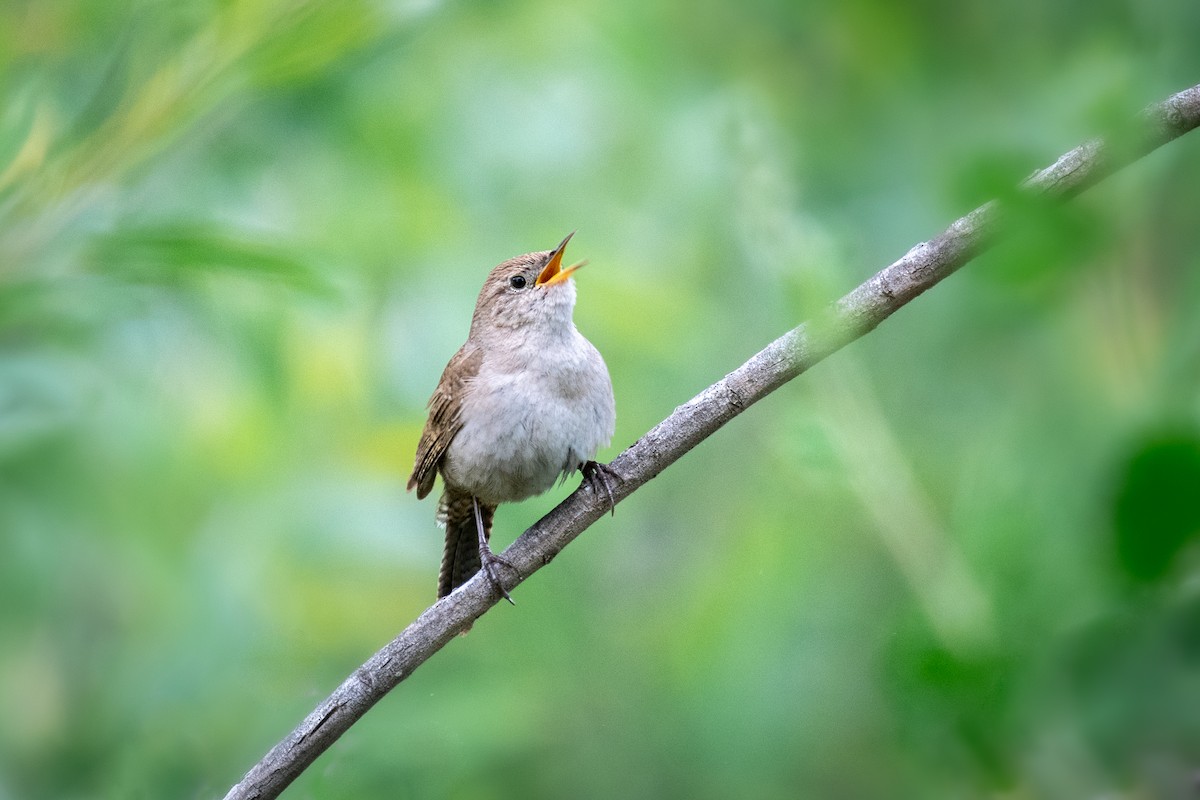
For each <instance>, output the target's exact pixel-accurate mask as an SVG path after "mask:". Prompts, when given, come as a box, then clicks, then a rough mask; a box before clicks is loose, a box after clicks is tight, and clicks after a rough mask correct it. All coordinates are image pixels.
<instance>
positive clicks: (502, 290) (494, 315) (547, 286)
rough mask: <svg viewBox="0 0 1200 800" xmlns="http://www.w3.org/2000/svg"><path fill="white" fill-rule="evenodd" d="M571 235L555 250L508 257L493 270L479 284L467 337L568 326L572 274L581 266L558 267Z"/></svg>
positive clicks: (560, 264) (578, 263)
mask: <svg viewBox="0 0 1200 800" xmlns="http://www.w3.org/2000/svg"><path fill="white" fill-rule="evenodd" d="M574 235H575V234H574V232H572V233H569V234H567V237H566V238H565V239H563V240H562V242H561V243H560V244H559V245H558V247H556V248H554V249H553V250H543V251H541V252H537V253H526V254H525V255H523V256H517V257H516V258H510V259H509V260H508V261H505V262H504V263H503V264H500V265H498V266H497V267H495V268H494V269H493V270H492V271H491V272H490V273H489V274H488V276H487V280H485V281H484V282H483V288H482V289H481V290H480V291H479V299H478V300H477V301H476V302H475V315H474V316H473V317H472V318H471V336H472V337H477V336H484V337H486V336H488V335H489V334H490V333H491V332H492V331H497V330H501V331H502V330H506V329H514V328H516V329H523V328H529V327H531V326H532V328H533V329H542V328H545V327H551V328H553V327H558V326H569V325H570V324H571V312H572V310H573V309H574V308H575V282H574V281H572V280H571V275H572V273H574V272H575V270H577V269H579V268H580V267H582V266H583V265H584V264H585V263H587V262H585V261H579V262H576V263H574V264H571V265H570V266H568V267H564V266H563V265H562V259H563V252H564V251H565V250H566V248H567V242H569V241H571V237H572V236H574Z"/></svg>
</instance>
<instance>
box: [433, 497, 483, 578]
mask: <svg viewBox="0 0 1200 800" xmlns="http://www.w3.org/2000/svg"><path fill="white" fill-rule="evenodd" d="M471 500H472V498H471V495H469V494H464V493H462V492H458V491H455V490H453V489H449V488H447V489H446V490H445V491H444V492H442V499H441V500H439V501H438V522H440V523H442V524H443V525H445V526H446V549H445V551H443V553H442V569H441V572H439V573H438V597H445V596H446V595H448V594H450V592H452V591H454V590H455V589H457V588H458V587H459V586H461V585H463V584H464V583H466V582H467V581H468V580H469V579H470V578H471V577H472V576H473V575H474V574H475V573H476V572H479V569H480V562H479V532H478V530H477V529H476V526H475V509H474V504H473V503H472V502H471ZM495 513H496V507H495V506H489V505H487V504H485V503H480V504H479V516H480V519H482V521H483V537H484V539H485V540H486V539H488V538H489V537H491V535H492V516H493V515H494V514H495Z"/></svg>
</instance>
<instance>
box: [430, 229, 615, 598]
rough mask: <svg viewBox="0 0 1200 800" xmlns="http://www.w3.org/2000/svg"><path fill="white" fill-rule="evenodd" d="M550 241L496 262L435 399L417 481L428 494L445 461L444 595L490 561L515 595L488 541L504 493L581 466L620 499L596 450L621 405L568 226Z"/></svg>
mask: <svg viewBox="0 0 1200 800" xmlns="http://www.w3.org/2000/svg"><path fill="white" fill-rule="evenodd" d="M572 235H574V234H568V235H567V237H566V238H565V239H563V240H562V243H561V244H560V245H559V246H558V247H556V248H554V249H553V250H549V251H542V252H538V253H527V254H526V255H523V256H517V257H516V258H512V259H509V260H508V261H505V262H504V263H502V264H500V265H499V266H497V267H496V268H495V269H493V270H492V271H491V273H490V274H489V275H488V277H487V280H486V281H484V284H483V289H482V290H481V291H480V292H479V299H478V301H476V303H475V314H474V316H473V317H472V318H471V331H470V334H469V335H468V336H467V342H466V344H464V345H463V346H462V347H461V348H460V349H459V351H458V352H457V353H455V354H454V357H453V358H451V359H450V363H449V364H447V365H446V369H445V371H444V372H442V378H441V380H440V381H439V382H438V386H437V389H436V390H434V393H433V397H431V398H430V399H429V419H428V421H426V423H425V430H424V432H423V433H422V434H421V442H420V444H418V445H417V457H416V463H415V464H414V466H413V472H412V477H410V478H409V479H408V489H409V490H410V491H411V490H412V489H413V488H416V490H417V498H418V499H423V498H424V497H425V496H426V495H428V494H429V492H430V490H431V489H432V488H433V482H434V477H435V476H436V475H437V474H438V473H439V472H440V473H441V475H442V482H443V484H444V486H443V489H442V498H441V500H440V501H439V503H438V522H439V523H441V524H443V525H445V528H446V549H445V552H444V554H443V556H442V568H441V573H440V574H439V575H438V597H445V596H446V595H448V594H450V592H452V591H453V590H454V589H455V588H457V587H458V586H460V585H462V584H463V583H465V582H466V581H467V580H468V579H469V578H470V577H471V576H473V575H474V574H475V573H476V572H478V571H479V570H480V568H481V567H482V568H483V570H484V571H485V572H486V574H487V576H488V579H489V580H490V581H491V583H492V585H493V586H494V587H495V588H496V589H497V590H498V591H499V592H500V593H501V594H502V595H503V596H504V597H505V598H506V599H507V600H508V601H509V602H510V603H511V602H512V598H511V597H509V595H508V592H507V591H506V590H505V589H504V587H503V585H502V584H501V583H500V580H499V575H498V573H497V565H502V566H506V567H509V568H510V569H512V568H513V567H512V565H511V564H509V563H508V562H507V561H505V560H503V559H501V558H500V557H499V556H497V555H495V554H494V553H492V551H491V549H490V548H489V547H488V538H489V537H490V535H491V527H492V517H493V515H494V514H495V512H496V506H497V505H499V504H500V503H513V502H517V501H519V500H524V499H526V498H528V497H532V496H533V495H536V494H541V493H542V492H544V491H546V490H547V489H549V488H550V487H551V486H552V485H553V484H554V482H555V480H557V479H559V478H560V476H561V477H563V478H565V477H566V476H567V475H568V474H569V473H572V472H574V471H575V470H577V469H582V470H583V474H584V476H585V479H587V480H588V481H589V482H591V483H592V486H593V490H594V491H597V492H599V491H600V490H601V489H603V490H604V491H605V492H607V494H608V498H609V503H610V505H611V504H612V503H613V496H612V487H611V485H610V483H609V476H610V475H611V472H610V471H609V470H608V468H607V467H606V466H604V465H602V464H598V463H596V462H595V461H594V460H593V459H594V457H595V455H596V451H597V450H598V449H600V448H601V447H605V446H607V445H608V443H609V441H610V440H611V439H612V434H613V426H614V424H615V421H616V411H615V406H614V403H613V392H612V382H611V381H610V379H609V377H608V368H607V367H606V366H605V365H604V359H603V358H601V357H600V353H598V352H597V351H596V348H595V347H593V346H592V343H591V342H589V341H588V340H587V339H585V338H583V335H582V334H580V333H579V331H578V330H576V329H575V323H574V322H573V321H572V319H571V314H572V312H573V311H574V309H575V282H574V281H573V280H572V279H571V275H572V273H574V272H575V271H576V270H577V269H579V268H580V267H582V266H583V264H584V262H578V263H575V264H572V265H571V266H569V267H563V266H562V257H563V251H564V250H565V249H566V247H567V242H568V241H570V239H571V236H572Z"/></svg>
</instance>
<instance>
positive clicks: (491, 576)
mask: <svg viewBox="0 0 1200 800" xmlns="http://www.w3.org/2000/svg"><path fill="white" fill-rule="evenodd" d="M479 563H480V564H482V565H483V574H484V575H486V576H487V579H488V583H490V584H492V588H493V589H495V590H496V591H498V592H500V595H501V596H502V597H503V598H504V599H505V600H507V601H508V602H509V603H510V604H512V605H514V606H515V605H516V602H515V601H514V600H513V599H512V595H510V594H509V593H508V590H507V589H505V588H504V584H503V583H501V582H500V573H499V571H498V570H497V569H496V567H497V566H501V567H508V568H509V569H511V570H512V571H513V573H514V574H516V576H517V577H518V578H519V577H521V570H519V569H517V568H516V567H514V566H513V564H512V562H511V561H509V560H508V559H507V558H501V557H500V556H498V555H496V554H495V553H493V552H492V549H491V548H490V547H488V546H487V545H484V546H483V547H481V548H480V550H479Z"/></svg>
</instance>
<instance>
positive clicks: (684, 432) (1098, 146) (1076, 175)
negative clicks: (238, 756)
mask: <svg viewBox="0 0 1200 800" xmlns="http://www.w3.org/2000/svg"><path fill="white" fill-rule="evenodd" d="M1198 126H1200V85H1197V86H1193V87H1192V88H1190V89H1186V90H1184V91H1182V92H1179V93H1178V94H1175V95H1172V96H1171V97H1168V98H1167V99H1166V100H1164V101H1162V102H1161V103H1157V104H1155V105H1153V106H1150V107H1149V108H1147V109H1145V110H1144V111H1143V112H1142V113H1141V115H1140V116H1139V118H1138V119H1137V121H1136V125H1135V126H1133V132H1134V134H1135V135H1134V136H1133V137H1132V139H1131V140H1129V141H1123V142H1121V144H1120V145H1118V144H1117V143H1116V142H1115V141H1114V140H1108V141H1106V140H1101V139H1094V140H1092V141H1090V142H1087V143H1085V144H1083V145H1081V146H1079V147H1077V148H1075V149H1074V150H1072V151H1070V152H1069V153H1066V154H1065V155H1063V156H1062V157H1060V158H1059V159H1058V160H1057V161H1055V162H1054V163H1053V164H1052V165H1050V166H1049V167H1046V168H1045V169H1043V170H1041V171H1039V172H1036V173H1034V174H1033V175H1032V176H1030V177H1029V178H1028V179H1026V180H1025V182H1024V183H1023V184H1022V186H1021V188H1022V190H1023V191H1024V192H1027V193H1029V194H1032V195H1037V196H1044V197H1048V198H1053V199H1059V200H1065V199H1069V198H1071V197H1073V196H1075V195H1076V194H1078V193H1079V192H1080V191H1082V190H1084V189H1086V188H1087V187H1089V186H1091V185H1092V184H1094V183H1096V182H1097V181H1099V180H1101V179H1103V178H1104V177H1106V176H1108V175H1109V174H1111V173H1112V172H1114V171H1116V170H1117V169H1120V168H1121V167H1124V166H1126V165H1127V164H1129V163H1131V162H1133V161H1135V160H1137V159H1138V158H1141V157H1142V156H1144V155H1146V154H1147V153H1149V152H1150V151H1152V150H1154V149H1155V148H1157V147H1159V146H1160V145H1162V144H1165V143H1166V142H1169V141H1171V140H1172V139H1174V138H1176V137H1178V136H1181V135H1182V134H1184V133H1187V132H1188V131H1190V130H1192V129H1193V128H1196V127H1198ZM1002 210H1003V209H1002V206H1001V205H1000V203H999V202H998V201H992V202H989V203H987V204H985V205H983V206H980V207H979V208H977V209H975V210H974V211H972V212H971V213H970V214H967V215H966V216H965V217H963V218H962V219H959V220H957V221H956V222H954V223H953V224H952V225H951V226H950V227H949V228H947V229H946V230H945V231H944V232H943V233H941V234H940V235H939V236H937V237H936V238H934V239H932V240H930V241H928V242H922V243H920V244H918V245H916V246H915V247H913V248H912V249H911V250H909V251H908V253H906V254H905V255H904V257H903V258H901V259H900V260H898V261H896V262H895V263H894V264H892V265H891V266H888V267H886V268H885V269H883V270H881V271H880V272H879V273H878V274H877V275H875V276H874V277H872V278H871V279H870V280H868V281H867V282H866V283H864V284H862V285H861V286H859V287H858V288H857V289H855V290H854V291H852V292H850V293H849V294H847V295H846V296H845V297H843V298H842V299H841V300H839V301H838V302H837V303H835V304H834V305H833V306H832V308H830V309H829V310H828V312H827V313H826V314H825V315H824V316H823V317H821V318H820V319H818V320H813V321H810V322H807V323H805V324H803V325H801V326H800V327H798V328H795V329H794V330H791V331H789V332H788V333H785V334H784V335H783V336H781V337H779V338H778V339H776V340H775V341H774V342H772V343H771V344H769V345H767V347H766V348H764V349H763V350H762V351H761V352H759V353H758V354H757V355H755V356H754V357H753V358H751V359H750V360H749V361H747V362H746V363H745V364H743V365H742V366H740V367H738V368H737V369H736V370H734V371H733V372H731V373H729V374H728V375H726V376H725V377H724V378H722V379H721V380H719V381H717V382H716V383H714V384H713V385H712V386H710V387H708V388H707V389H705V390H704V391H703V392H701V393H700V394H698V395H696V397H694V398H692V399H691V400H689V401H688V402H687V403H684V404H683V405H682V406H679V407H678V408H677V409H675V411H674V413H672V414H671V415H670V416H669V417H667V418H666V419H665V420H663V421H662V422H660V423H659V424H658V425H657V426H655V427H654V429H653V430H651V431H650V432H649V433H647V434H646V435H645V436H643V437H642V438H641V439H639V440H638V441H637V442H636V443H634V445H633V446H632V447H630V448H629V449H627V450H626V451H625V452H623V453H621V455H619V456H618V457H617V458H616V459H615V460H614V461H613V462H612V464H611V467H612V469H613V471H614V472H615V473H616V474H617V475H618V476H619V477H620V481H619V482H618V483H616V484H615V485H614V486H613V495H614V496H615V499H616V500H617V501H618V502H619V501H621V500H623V499H625V498H626V497H628V496H629V495H630V494H632V493H633V492H634V491H635V490H636V489H637V488H638V487H640V486H642V485H643V484H644V483H646V482H647V481H649V480H650V479H651V478H653V477H655V476H656V475H658V473H660V472H662V471H663V470H664V469H666V468H667V467H669V466H670V465H671V464H673V463H674V462H675V461H676V460H677V459H678V458H679V457H680V456H682V455H683V454H684V453H686V452H688V451H689V450H691V449H692V448H693V447H695V446H696V445H698V444H699V443H700V442H702V441H703V440H704V439H706V438H708V437H709V436H711V435H712V434H713V433H714V432H715V431H716V430H717V429H718V428H720V427H721V426H722V425H724V424H725V423H726V422H728V421H729V420H731V419H733V418H734V417H736V416H737V415H738V414H740V413H742V412H743V411H745V410H746V409H747V408H749V407H750V406H751V405H753V404H754V403H756V402H758V401H759V400H761V399H762V398H763V397H766V396H767V395H768V394H770V393H771V392H773V391H775V390H776V389H778V388H779V387H780V386H782V385H783V384H784V383H787V382H788V381H790V380H791V379H792V378H795V377H796V376H797V375H799V374H800V373H802V372H804V371H805V370H807V369H808V368H809V367H811V366H813V365H814V364H816V363H817V362H819V361H821V360H822V359H823V358H825V357H826V356H828V355H829V354H830V353H833V352H834V351H836V350H838V349H839V348H841V347H842V346H844V345H846V344H848V343H849V342H852V341H853V340H855V339H857V338H858V337H860V336H862V335H864V334H866V333H868V332H870V331H871V330H873V329H874V328H875V327H876V326H878V325H879V324H880V323H881V322H883V321H884V320H885V319H887V318H888V317H889V316H891V315H892V313H893V312H894V311H896V310H897V309H899V308H900V307H901V306H904V305H905V304H907V303H908V302H909V301H910V300H912V299H914V298H915V297H917V296H918V295H919V294H921V293H922V292H924V291H925V290H926V289H929V288H930V287H932V286H933V285H934V284H936V283H938V282H939V281H940V280H942V279H943V278H945V277H946V276H947V275H949V274H951V273H952V272H954V271H955V270H957V269H958V268H959V267H961V266H962V265H963V264H965V263H967V262H968V261H969V260H971V259H972V258H973V257H975V256H976V255H978V254H979V253H980V252H982V251H983V250H985V249H987V247H988V246H990V244H991V243H992V241H994V239H995V238H996V236H997V234H998V233H999V232H1000V227H1001V216H1002V213H1001V212H1002ZM584 485H585V486H586V485H587V482H585V483H584ZM608 503H609V498H608V496H607V495H604V494H599V495H598V494H596V493H595V492H594V491H592V490H591V489H587V488H580V489H578V490H576V491H575V492H574V493H573V494H572V495H571V496H570V497H568V498H567V499H566V500H564V501H563V502H562V503H560V504H559V505H558V506H557V507H556V508H555V509H554V510H553V511H551V512H550V513H549V514H547V515H546V516H545V517H543V518H542V519H541V520H540V521H538V523H537V524H535V525H534V526H533V527H532V528H530V529H529V530H527V531H525V533H523V534H522V535H521V536H520V538H518V539H517V540H516V542H514V543H513V545H512V546H511V547H509V548H508V549H507V550H506V551H505V552H504V558H505V559H506V560H508V561H510V562H511V563H512V564H513V565H514V566H515V567H516V568H517V569H518V570H520V572H521V575H523V576H525V577H528V576H530V575H532V574H533V573H534V572H536V571H537V570H539V569H541V568H542V567H544V566H545V565H546V564H549V563H550V561H551V560H552V559H553V558H554V556H556V555H558V553H559V552H560V551H561V550H562V549H563V548H564V547H566V546H567V545H568V544H570V542H571V541H572V540H573V539H574V538H575V537H577V536H578V535H579V534H580V533H582V532H583V531H584V530H585V529H586V528H587V527H588V526H589V525H591V524H592V523H593V522H595V521H596V520H597V519H599V518H600V517H601V516H603V515H604V514H605V513H606V512H607V511H608ZM503 574H504V575H505V576H508V571H505V572H504V573H503ZM509 577H511V576H509ZM517 583H519V581H517V580H513V581H511V582H510V583H509V584H508V588H510V589H511V588H512V587H513V586H515V585H516V584H517ZM498 599H499V595H498V594H496V593H495V592H494V591H493V590H492V588H491V586H490V585H489V584H488V582H487V580H485V579H484V578H483V577H482V576H481V575H476V576H475V577H474V578H472V579H471V580H470V581H468V582H467V583H466V584H465V585H464V586H463V587H462V588H461V589H459V590H458V591H456V592H454V593H453V594H452V595H450V596H449V597H446V598H443V599H442V600H440V601H438V602H437V603H436V604H434V605H433V606H430V607H429V608H428V609H427V610H426V611H425V613H423V614H422V615H421V616H420V617H418V618H417V620H416V621H415V622H413V623H412V624H411V625H409V626H408V627H407V628H405V629H404V631H403V632H402V633H401V634H400V635H399V636H397V637H396V638H395V639H394V640H393V641H392V642H391V643H390V644H388V645H386V646H385V647H384V648H383V649H381V650H380V651H379V652H377V653H376V654H375V655H373V656H372V657H371V658H370V659H369V660H368V661H367V662H366V663H365V664H363V665H362V666H361V667H359V668H358V669H357V670H355V671H354V674H352V675H351V676H350V677H349V678H347V679H346V680H345V681H344V682H343V683H342V685H341V686H339V687H338V688H337V689H336V690H335V691H334V692H333V694H332V695H330V696H329V698H328V699H326V700H325V701H324V702H322V703H321V704H320V705H319V706H318V707H317V708H316V709H315V710H314V711H313V712H312V713H311V714H309V715H308V717H307V718H305V720H304V721H303V722H302V723H300V725H299V727H297V728H296V729H295V730H294V731H292V733H291V734H289V735H288V736H287V738H285V739H284V740H283V741H282V742H280V743H279V744H277V745H276V746H275V747H274V748H272V749H271V751H270V752H269V753H267V755H266V756H264V757H263V759H262V761H260V762H259V763H258V764H257V765H255V766H254V768H253V769H251V770H250V771H249V772H248V773H246V776H245V777H244V778H243V779H242V781H241V782H240V783H238V784H237V785H236V786H234V787H233V788H232V789H231V790H230V791H229V794H228V795H226V800H239V799H242V798H273V797H277V796H278V795H279V793H280V792H282V791H283V790H284V789H285V788H286V787H287V786H288V784H290V783H291V782H292V781H293V780H295V779H296V777H297V776H299V775H300V773H301V772H303V771H304V770H305V769H306V768H307V767H308V765H309V764H311V763H312V762H313V760H315V759H316V758H317V756H319V755H320V754H321V753H322V752H324V751H325V749H326V748H328V747H329V746H330V745H331V744H333V742H334V741H336V740H337V738H338V737H339V736H341V735H342V734H343V733H344V732H345V731H346V730H347V729H349V727H350V726H351V725H353V724H354V723H355V722H356V721H357V720H358V719H359V718H360V717H361V716H362V715H363V714H365V713H366V712H367V710H368V709H370V708H371V706H373V705H375V703H377V702H378V701H379V700H380V699H381V698H382V697H383V696H384V695H385V694H387V693H388V692H389V691H391V690H392V689H393V688H395V686H396V685H397V684H398V683H400V681H402V680H404V679H405V678H407V677H408V676H409V675H411V674H412V673H413V671H414V670H415V669H416V668H417V667H419V666H420V665H421V664H423V663H425V661H426V660H427V659H428V658H429V657H430V656H432V655H433V654H434V653H436V652H437V651H438V650H440V649H441V648H442V647H443V646H445V645H446V643H447V642H449V641H450V640H451V639H452V638H454V635H455V634H456V633H458V632H459V631H461V630H462V629H463V628H465V627H466V626H467V625H469V624H470V623H471V622H472V621H474V620H475V619H476V618H477V617H479V616H481V615H482V614H484V613H485V612H486V611H487V610H488V609H489V608H491V607H492V606H493V605H495V603H496V602H497V600H498Z"/></svg>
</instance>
